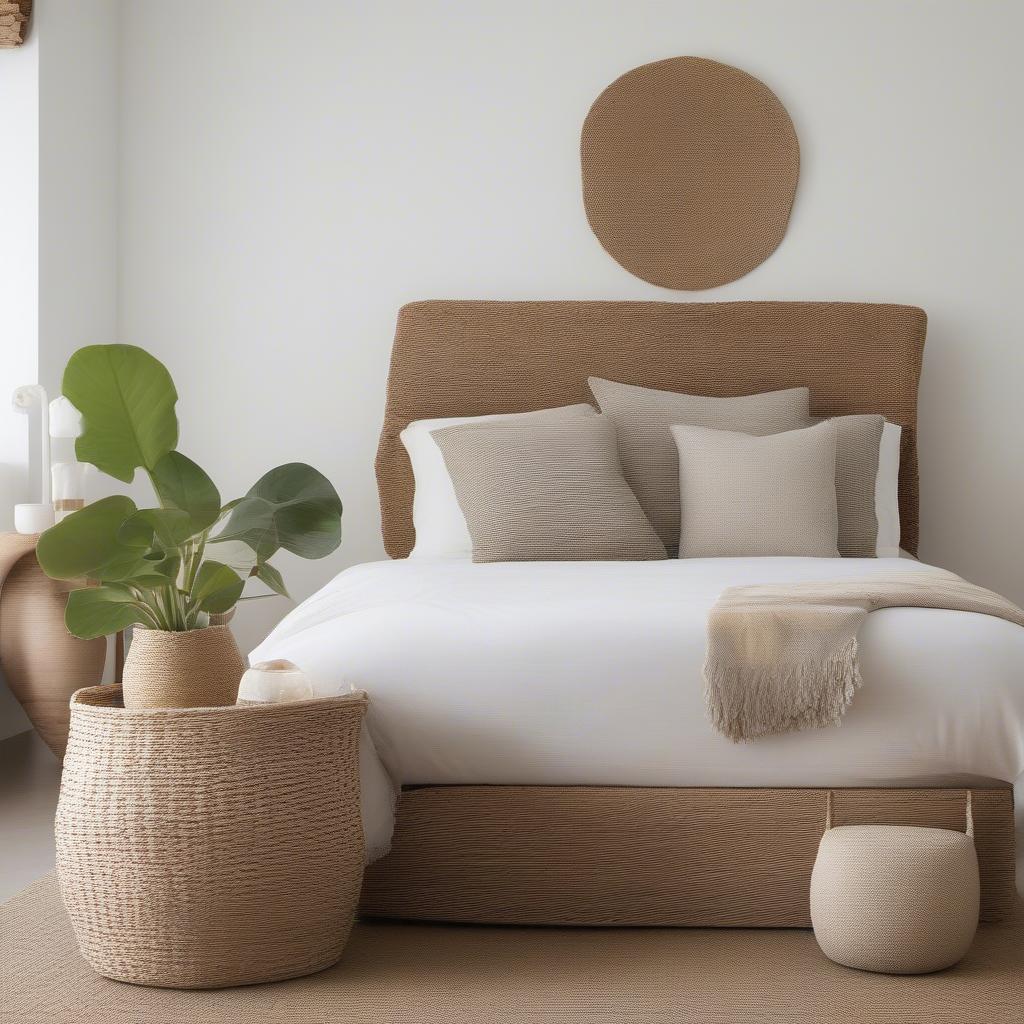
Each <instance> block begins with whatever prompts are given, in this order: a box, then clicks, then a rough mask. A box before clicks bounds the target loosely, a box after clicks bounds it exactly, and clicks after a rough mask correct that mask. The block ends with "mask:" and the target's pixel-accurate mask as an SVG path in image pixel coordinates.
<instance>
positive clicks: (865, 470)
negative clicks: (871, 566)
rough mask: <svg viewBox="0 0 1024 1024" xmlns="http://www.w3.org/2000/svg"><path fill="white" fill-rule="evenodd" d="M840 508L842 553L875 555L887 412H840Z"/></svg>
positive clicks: (838, 494)
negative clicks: (878, 484) (877, 492)
mask: <svg viewBox="0 0 1024 1024" xmlns="http://www.w3.org/2000/svg"><path fill="white" fill-rule="evenodd" d="M825 422H831V423H833V424H835V428H836V511H837V514H838V518H839V554H840V555H842V556H843V557H844V558H874V557H875V553H876V547H877V543H878V516H877V514H876V512H875V484H876V481H877V479H878V455H879V449H880V447H881V443H882V430H883V428H884V427H885V417H883V416H871V415H867V416H836V417H835V418H834V419H832V420H826V421H825Z"/></svg>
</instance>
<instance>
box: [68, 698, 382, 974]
mask: <svg viewBox="0 0 1024 1024" xmlns="http://www.w3.org/2000/svg"><path fill="white" fill-rule="evenodd" d="M120 697H121V694H120V688H119V687H109V686H104V687H92V688H89V689H85V690H80V691H78V692H77V693H76V694H75V695H74V697H73V698H72V707H71V736H70V741H69V744H68V751H67V756H66V759H65V763H64V776H63V781H62V783H61V794H60V802H59V805H58V808H57V825H56V833H57V870H58V873H59V875H60V883H61V892H62V895H63V897H64V903H65V906H66V908H67V911H68V915H69V917H70V919H71V923H72V925H73V927H74V931H75V936H76V938H77V940H78V944H79V947H80V949H81V951H82V955H83V956H84V957H85V959H86V961H87V962H88V963H89V964H90V965H91V966H92V967H93V968H94V969H95V970H96V971H98V972H99V973H100V974H103V975H105V976H106V977H108V978H114V979H117V980H119V981H127V982H132V983H135V984H143V985H157V986H162V987H170V988H220V987H225V986H229V985H246V984H252V983H256V982H266V981H277V980H281V979H284V978H293V977H298V976H300V975H304V974H310V973H312V972H314V971H319V970H322V969H323V968H325V967H328V966H330V965H331V964H333V963H335V962H336V961H337V960H338V958H339V957H340V956H341V953H342V950H343V949H344V946H345V943H346V941H347V939H348V935H349V932H350V930H351V928H352V923H353V919H354V916H355V910H356V905H357V902H358V899H359V890H360V886H361V884H362V876H363V859H364V858H363V834H362V822H361V818H360V806H359V732H360V725H361V722H362V718H363V715H364V713H365V710H366V697H365V696H364V695H361V694H353V695H348V696H343V697H332V698H327V699H322V700H309V701H297V702H294V703H288V704H261V705H249V706H238V707H223V708H203V709H161V710H125V709H124V708H122V707H119V706H118V705H119V703H120Z"/></svg>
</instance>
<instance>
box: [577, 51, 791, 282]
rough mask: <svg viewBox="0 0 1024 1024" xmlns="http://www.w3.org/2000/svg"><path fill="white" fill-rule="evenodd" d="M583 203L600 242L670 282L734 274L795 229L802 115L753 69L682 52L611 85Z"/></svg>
mask: <svg viewBox="0 0 1024 1024" xmlns="http://www.w3.org/2000/svg"><path fill="white" fill-rule="evenodd" d="M580 159H581V164H582V170H583V204H584V207H585V209H586V212H587V219H588V220H589V221H590V226H591V228H593V231H594V234H595V235H597V238H598V241H600V243H601V244H602V245H603V246H604V248H605V249H606V250H607V252H608V254H609V255H610V256H611V257H612V258H613V259H615V260H616V261H618V262H619V263H620V264H621V265H622V266H623V267H625V268H626V270H628V271H629V272H630V273H631V274H635V275H636V276H637V277H641V278H643V279H644V280H645V281H650V282H651V283H652V284H658V285H662V286H663V287H665V288H680V289H700V288H714V287H716V286H717V285H722V284H726V283H728V282H729V281H735V280H736V278H738V277H742V276H743V275H744V274H747V273H749V272H750V271H751V270H753V269H754V267H756V266H757V265H758V264H759V263H762V262H763V261H764V260H765V259H767V258H768V257H769V256H770V255H771V254H772V252H774V251H775V249H776V247H777V246H778V244H779V243H780V242H781V241H782V237H783V235H784V234H785V233H786V224H787V223H788V222H789V213H790V210H791V209H792V207H793V196H794V195H795V193H796V183H797V179H798V177H799V174H800V145H799V143H798V142H797V137H796V132H795V131H794V129H793V122H792V121H791V120H790V118H789V114H787V113H786V109H785V107H783V106H782V104H781V103H780V102H779V100H778V98H777V97H776V96H775V94H774V93H773V92H772V91H771V90H770V89H769V88H768V87H767V86H766V85H765V84H764V83H763V82H760V81H758V80H757V79H756V78H754V77H753V76H751V75H748V74H747V73H746V72H745V71H740V70H739V69H738V68H734V67H730V66H729V65H728V64H719V63H717V62H716V61H713V60H707V59H705V58H703V57H672V58H670V59H668V60H660V61H656V62H655V63H653V64H644V65H643V66H641V67H638V68H634V69H633V70H632V71H627V72H626V73H625V74H624V75H622V76H621V77H620V78H617V79H616V80H615V81H614V82H612V84H611V85H609V86H608V88H607V89H605V90H604V92H603V93H601V95H600V96H598V98H597V99H596V100H595V101H594V105H593V106H592V107H591V108H590V112H589V113H588V114H587V118H586V120H585V121H584V122H583V133H582V138H581V140H580Z"/></svg>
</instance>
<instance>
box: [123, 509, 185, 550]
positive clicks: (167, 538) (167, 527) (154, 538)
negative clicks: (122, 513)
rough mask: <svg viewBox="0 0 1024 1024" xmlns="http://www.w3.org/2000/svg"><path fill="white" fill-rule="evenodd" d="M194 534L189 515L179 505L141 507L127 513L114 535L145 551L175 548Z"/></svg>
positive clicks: (131, 546)
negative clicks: (175, 506) (176, 506)
mask: <svg viewBox="0 0 1024 1024" xmlns="http://www.w3.org/2000/svg"><path fill="white" fill-rule="evenodd" d="M194 535H195V530H194V529H193V523H192V517H191V516H190V515H189V514H188V512H185V511H184V510H183V509H180V508H142V509H139V510H138V512H136V513H135V514H134V515H132V516H129V517H128V518H127V519H126V520H125V521H124V523H123V524H122V526H121V529H120V530H119V531H118V535H117V539H118V540H119V541H120V542H121V543H122V544H123V545H125V546H126V547H130V548H136V549H138V550H142V551H149V550H150V549H153V548H156V549H157V550H158V551H161V552H163V551H167V550H169V549H172V548H179V547H181V545H182V544H184V543H185V541H187V540H188V539H189V537H192V536H194Z"/></svg>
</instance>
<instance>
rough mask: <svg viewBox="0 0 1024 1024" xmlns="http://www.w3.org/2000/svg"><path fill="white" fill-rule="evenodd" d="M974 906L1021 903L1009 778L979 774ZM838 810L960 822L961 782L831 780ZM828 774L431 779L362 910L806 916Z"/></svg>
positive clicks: (845, 815)
mask: <svg viewBox="0 0 1024 1024" xmlns="http://www.w3.org/2000/svg"><path fill="white" fill-rule="evenodd" d="M972 792H973V794H974V821H975V843H976V846H977V850H978V860H979V864H980V869H981V919H982V920H983V921H998V920H1002V919H1003V918H1004V917H1005V916H1006V915H1008V914H1009V913H1010V912H1011V910H1012V908H1013V906H1014V899H1015V895H1014V867H1015V865H1014V828H1013V792H1012V790H1011V789H1010V788H1008V787H1007V788H992V789H974V790H972ZM834 793H835V814H834V821H835V824H837V825H849V824H860V823H877V824H896V825H926V826H933V827H941V828H950V829H960V830H961V831H962V830H963V828H964V802H965V793H964V790H963V789H840V790H835V791H834ZM826 797H827V791H826V790H823V789H668V788H666V789H646V788H636V787H629V788H619V787H573V786H429V787H422V788H418V789H411V790H407V791H406V792H405V793H404V794H403V796H402V803H401V807H400V810H399V815H398V825H397V828H396V831H395V839H394V845H393V848H392V852H391V853H390V854H389V855H388V856H387V857H385V858H383V859H382V860H380V861H378V862H377V863H376V864H374V865H372V866H371V867H370V868H369V869H368V870H367V873H366V878H365V882H364V887H363V895H362V904H361V908H360V909H361V912H362V913H363V914H364V915H368V916H376V917H395V918H407V919H415V920H430V921H463V922H475V923H486V924H491V923H493V924H546V925H663V926H697V927H764V928H787V927H792V928H806V927H810V923H811V921H810V911H809V891H810V876H811V868H812V866H813V864H814V858H815V854H816V853H817V848H818V842H819V840H820V839H821V835H822V832H823V830H824V823H825V803H826Z"/></svg>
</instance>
